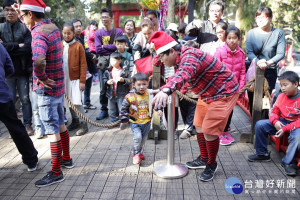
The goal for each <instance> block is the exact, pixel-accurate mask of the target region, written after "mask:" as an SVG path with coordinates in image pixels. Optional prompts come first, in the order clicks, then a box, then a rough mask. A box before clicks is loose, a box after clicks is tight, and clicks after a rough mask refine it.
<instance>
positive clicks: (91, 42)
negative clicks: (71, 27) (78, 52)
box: [87, 30, 97, 52]
mask: <svg viewBox="0 0 300 200" xmlns="http://www.w3.org/2000/svg"><path fill="white" fill-rule="evenodd" d="M96 31H97V30H90V32H89V35H88V41H87V42H88V45H89V51H90V52H96V48H95V33H96Z"/></svg>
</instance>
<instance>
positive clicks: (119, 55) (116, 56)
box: [110, 52, 122, 60]
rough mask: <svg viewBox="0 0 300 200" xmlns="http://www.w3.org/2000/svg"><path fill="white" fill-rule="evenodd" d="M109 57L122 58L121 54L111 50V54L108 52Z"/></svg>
mask: <svg viewBox="0 0 300 200" xmlns="http://www.w3.org/2000/svg"><path fill="white" fill-rule="evenodd" d="M110 57H111V58H115V59H117V60H122V54H121V53H119V52H113V53H112V54H110Z"/></svg>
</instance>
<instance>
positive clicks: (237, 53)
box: [215, 27, 246, 145]
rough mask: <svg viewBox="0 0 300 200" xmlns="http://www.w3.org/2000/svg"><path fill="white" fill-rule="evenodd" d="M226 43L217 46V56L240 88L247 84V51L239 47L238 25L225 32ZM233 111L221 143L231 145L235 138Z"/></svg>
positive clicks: (239, 33)
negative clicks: (231, 133) (232, 134)
mask: <svg viewBox="0 0 300 200" xmlns="http://www.w3.org/2000/svg"><path fill="white" fill-rule="evenodd" d="M225 38H226V43H225V45H224V46H221V47H219V48H217V51H216V53H215V57H216V58H218V59H219V60H220V61H221V62H222V63H223V64H224V65H225V66H226V67H227V68H229V69H230V70H231V71H232V72H233V73H234V75H235V77H236V78H237V80H238V83H239V90H241V89H242V88H243V87H244V86H245V84H246V67H245V52H244V51H243V50H242V49H241V48H240V47H239V41H240V39H241V32H240V30H239V29H238V28H236V27H230V28H228V29H227V30H226V32H225ZM232 114H233V111H232V112H231V114H230V116H229V118H228V121H227V124H226V127H225V130H224V132H223V134H222V135H221V136H220V145H230V144H231V143H233V142H234V138H233V137H232V136H231V135H230V133H229V131H230V123H231V118H232Z"/></svg>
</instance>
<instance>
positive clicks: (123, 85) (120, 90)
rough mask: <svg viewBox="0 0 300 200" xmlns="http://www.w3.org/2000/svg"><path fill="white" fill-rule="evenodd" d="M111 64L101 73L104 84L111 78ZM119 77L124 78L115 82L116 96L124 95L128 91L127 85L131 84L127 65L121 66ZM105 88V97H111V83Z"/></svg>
mask: <svg viewBox="0 0 300 200" xmlns="http://www.w3.org/2000/svg"><path fill="white" fill-rule="evenodd" d="M111 70H112V66H111V65H110V66H109V67H108V69H107V70H105V72H104V74H103V82H104V83H105V84H106V82H107V81H108V80H109V79H112V74H111ZM120 73H121V74H120V77H122V78H124V82H118V83H117V92H116V93H117V95H116V97H117V98H118V97H125V96H126V94H128V93H129V86H130V84H131V78H130V75H131V73H130V71H129V66H124V67H123V68H122V71H121V72H120ZM106 87H107V90H106V97H107V98H108V99H111V98H112V97H113V86H112V85H107V84H106Z"/></svg>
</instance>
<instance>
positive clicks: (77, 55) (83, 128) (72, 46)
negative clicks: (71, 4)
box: [62, 23, 88, 136]
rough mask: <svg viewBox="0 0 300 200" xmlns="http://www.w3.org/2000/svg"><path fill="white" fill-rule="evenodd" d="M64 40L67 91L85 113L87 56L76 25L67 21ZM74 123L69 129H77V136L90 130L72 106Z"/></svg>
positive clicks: (75, 104)
mask: <svg viewBox="0 0 300 200" xmlns="http://www.w3.org/2000/svg"><path fill="white" fill-rule="evenodd" d="M62 35H63V39H64V41H63V42H62V45H63V68H64V74H65V93H66V95H67V96H68V97H69V99H70V100H71V102H72V104H74V106H75V107H76V108H77V110H79V111H80V112H81V113H82V114H84V110H83V106H82V103H81V102H82V101H81V91H82V90H84V88H85V81H86V68H87V64H86V58H85V51H84V48H83V46H82V45H81V44H80V43H79V42H77V41H76V39H75V38H74V36H75V32H74V26H73V25H72V24H70V23H65V24H64V26H63V30H62ZM70 112H71V116H72V123H71V124H70V125H69V126H68V129H69V130H75V129H76V128H78V127H80V129H79V130H78V131H77V132H76V135H77V136H80V135H83V134H85V133H87V132H88V125H87V122H82V123H80V122H79V117H78V116H77V114H76V113H75V112H74V111H73V110H72V109H71V108H70Z"/></svg>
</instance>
